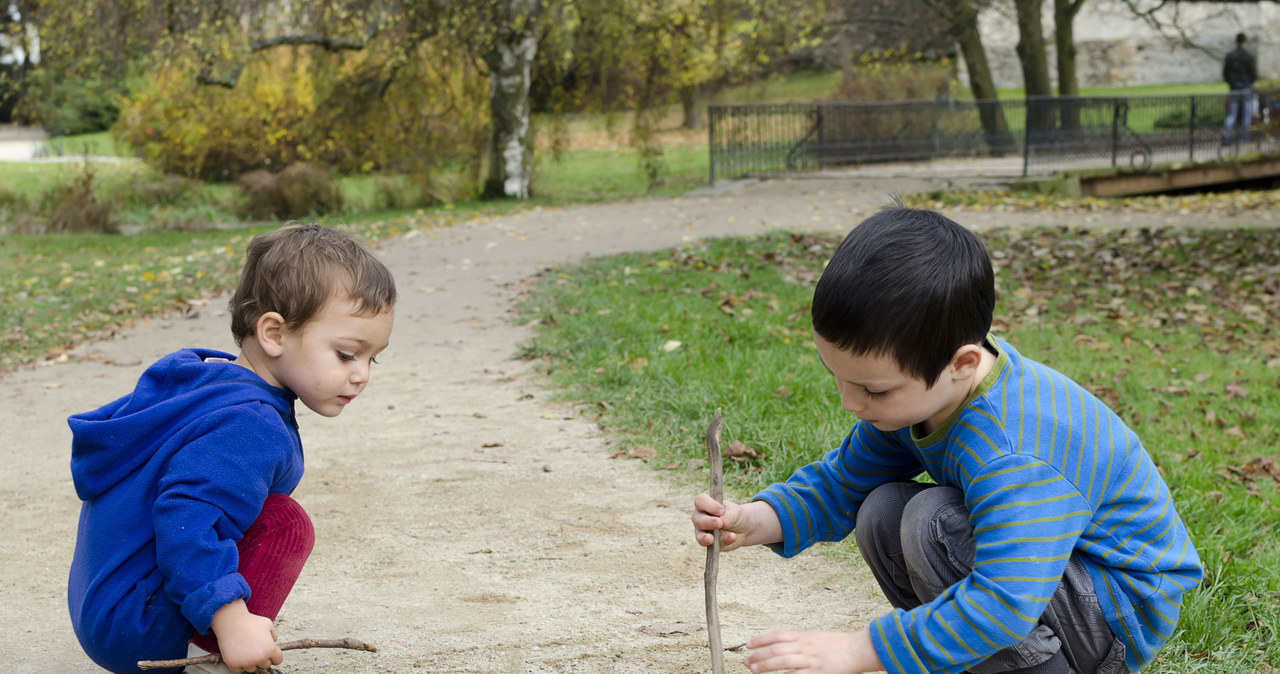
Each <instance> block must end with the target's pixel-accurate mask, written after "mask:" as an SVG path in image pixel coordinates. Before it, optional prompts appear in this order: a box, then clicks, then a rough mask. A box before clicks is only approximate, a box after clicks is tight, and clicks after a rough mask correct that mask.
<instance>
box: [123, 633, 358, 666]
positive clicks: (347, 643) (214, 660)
mask: <svg viewBox="0 0 1280 674" xmlns="http://www.w3.org/2000/svg"><path fill="white" fill-rule="evenodd" d="M300 648H350V649H352V650H357V651H369V652H370V653H376V652H377V651H378V647H377V646H374V645H373V644H366V643H365V642H363V641H359V640H357V639H298V640H297V641H286V642H284V643H282V644H280V650H282V651H294V650H298V649H300ZM219 662H222V656H221V655H219V654H217V653H210V654H208V655H201V656H200V657H196V658H179V659H177V660H139V661H138V669H167V668H169V667H186V666H187V665H216V664H218V663H219Z"/></svg>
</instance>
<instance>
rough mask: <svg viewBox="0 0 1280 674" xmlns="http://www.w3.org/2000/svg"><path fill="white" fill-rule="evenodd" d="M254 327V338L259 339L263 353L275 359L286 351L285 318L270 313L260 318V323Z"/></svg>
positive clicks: (275, 313) (272, 312) (273, 312)
mask: <svg viewBox="0 0 1280 674" xmlns="http://www.w3.org/2000/svg"><path fill="white" fill-rule="evenodd" d="M254 327H255V328H256V329H255V330H254V336H255V337H257V338H258V345H259V346H260V347H261V348H262V352H263V353H265V354H267V355H268V356H271V357H272V358H275V357H276V356H279V355H280V354H281V353H282V352H283V351H284V331H285V323H284V316H281V315H280V314H279V313H277V312H275V311H268V312H267V313H265V314H263V315H261V316H259V317H258V323H257V325H255V326H254Z"/></svg>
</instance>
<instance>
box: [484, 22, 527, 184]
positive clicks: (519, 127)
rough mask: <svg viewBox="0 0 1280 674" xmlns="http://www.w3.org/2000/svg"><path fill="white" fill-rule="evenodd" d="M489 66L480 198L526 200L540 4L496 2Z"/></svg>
mask: <svg viewBox="0 0 1280 674" xmlns="http://www.w3.org/2000/svg"><path fill="white" fill-rule="evenodd" d="M496 9H497V16H496V25H495V27H494V28H495V31H494V39H493V45H492V48H491V49H490V50H489V51H488V52H487V53H486V54H485V57H484V61H485V64H487V65H488V66H489V115H490V119H491V124H490V125H491V127H492V129H491V132H490V140H489V178H488V180H486V181H485V184H484V191H483V193H482V194H481V198H484V199H500V198H504V197H510V198H516V199H528V198H529V185H530V182H531V181H532V179H533V171H532V169H531V166H530V161H531V159H532V153H531V151H530V149H529V85H530V83H531V80H532V70H533V57H534V55H535V54H536V53H537V50H538V15H539V14H540V13H541V11H542V2H541V0H499V1H498V6H497V8H496Z"/></svg>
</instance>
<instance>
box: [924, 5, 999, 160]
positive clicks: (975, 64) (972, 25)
mask: <svg viewBox="0 0 1280 674" xmlns="http://www.w3.org/2000/svg"><path fill="white" fill-rule="evenodd" d="M938 9H939V10H941V13H943V16H944V17H945V18H946V20H947V22H948V25H949V32H950V33H951V35H952V37H954V38H955V39H956V42H958V43H960V53H961V55H962V56H963V57H964V64H965V67H966V68H967V69H968V70H969V90H970V91H972V92H973V99H974V100H975V101H977V105H978V117H979V119H981V121H982V129H983V132H984V133H985V135H986V139H987V150H988V151H989V152H990V153H991V154H992V155H1000V154H1003V153H1004V152H1005V151H1008V150H1011V149H1013V148H1014V147H1016V146H1015V145H1014V142H1013V137H1012V136H1010V135H1009V123H1008V122H1007V121H1006V120H1005V117H1004V109H1003V108H1001V107H1000V101H999V94H998V93H997V92H996V84H995V79H994V78H993V77H992V76H991V66H990V65H989V64H988V63H987V50H986V47H984V46H983V44H982V35H981V34H980V33H979V32H978V10H977V8H976V7H974V6H973V5H972V4H971V3H970V0H949V1H948V2H947V3H946V5H945V6H940V7H938Z"/></svg>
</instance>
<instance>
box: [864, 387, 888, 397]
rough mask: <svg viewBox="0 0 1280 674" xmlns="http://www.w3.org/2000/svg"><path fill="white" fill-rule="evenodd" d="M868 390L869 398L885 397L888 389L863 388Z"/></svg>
mask: <svg viewBox="0 0 1280 674" xmlns="http://www.w3.org/2000/svg"><path fill="white" fill-rule="evenodd" d="M863 390H864V391H866V392H867V397H868V398H883V397H884V395H885V393H888V391H872V390H871V389H863Z"/></svg>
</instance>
